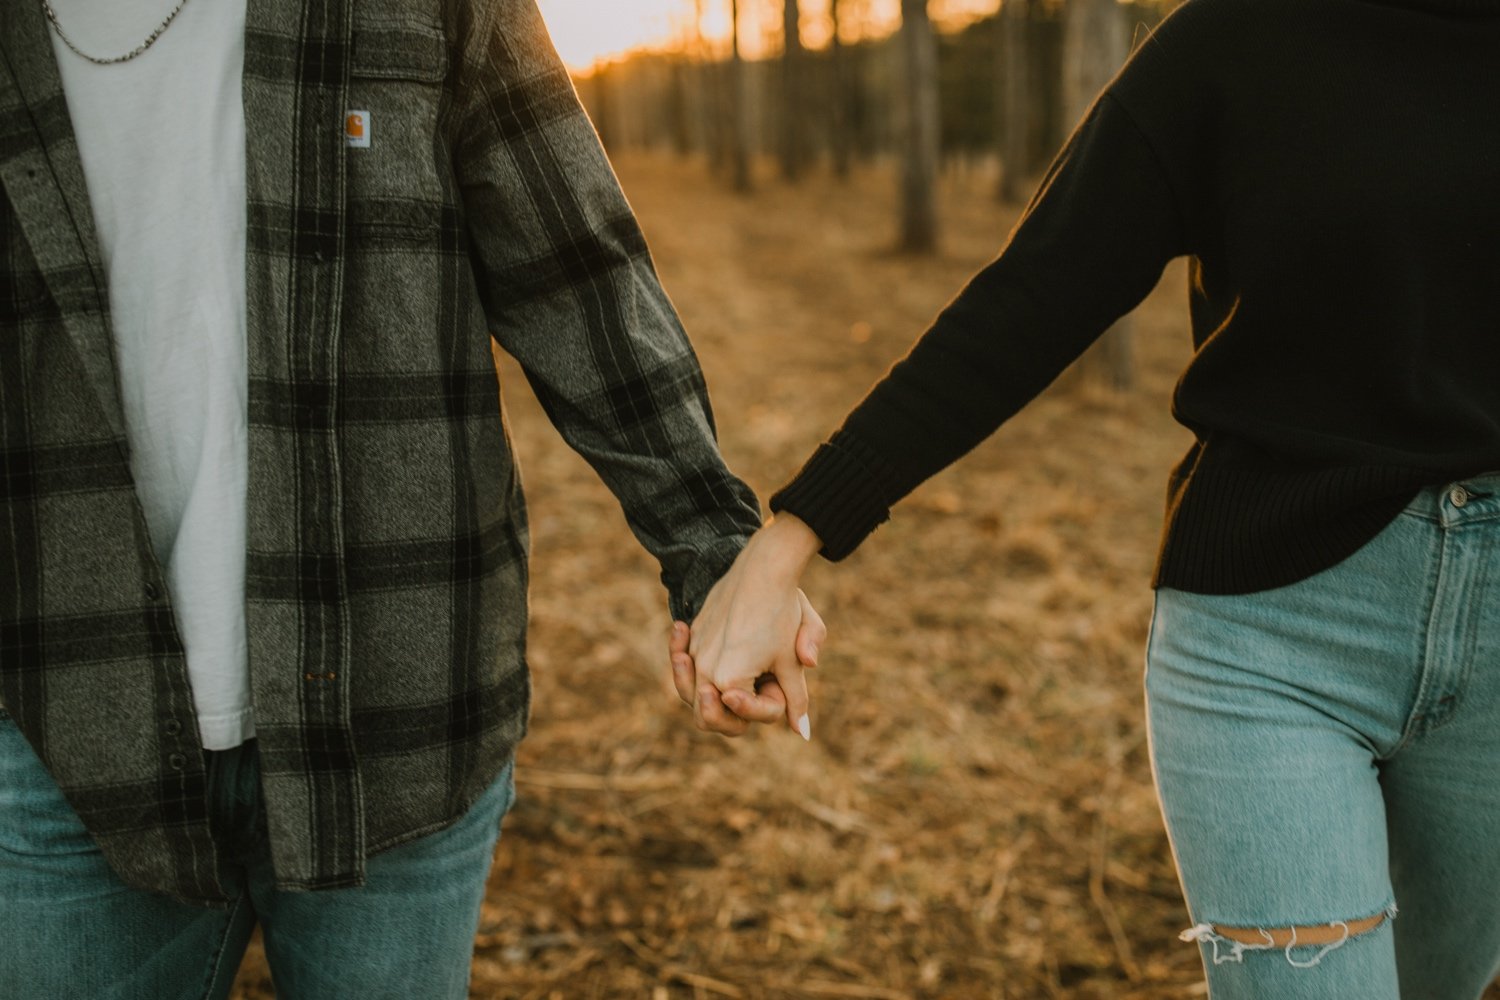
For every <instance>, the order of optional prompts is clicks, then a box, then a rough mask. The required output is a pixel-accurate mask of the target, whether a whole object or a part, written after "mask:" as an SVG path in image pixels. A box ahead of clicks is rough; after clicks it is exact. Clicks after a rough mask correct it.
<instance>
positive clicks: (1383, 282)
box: [771, 0, 1500, 593]
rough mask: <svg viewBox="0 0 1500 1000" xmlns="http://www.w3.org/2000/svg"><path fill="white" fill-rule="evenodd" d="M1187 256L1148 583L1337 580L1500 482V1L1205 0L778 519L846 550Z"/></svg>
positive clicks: (1152, 51)
mask: <svg viewBox="0 0 1500 1000" xmlns="http://www.w3.org/2000/svg"><path fill="white" fill-rule="evenodd" d="M1178 256H1188V257H1189V258H1190V259H1191V303H1190V306H1191V314H1192V326H1193V343H1194V348H1195V351H1194V355H1193V358H1192V361H1191V362H1190V363H1189V365H1188V367H1187V369H1186V371H1185V372H1184V373H1183V375H1182V379H1181V381H1180V383H1179V384H1178V386H1177V390H1176V392H1175V394H1174V397H1173V403H1172V406H1173V414H1174V416H1175V417H1176V418H1177V419H1178V420H1179V421H1181V422H1182V423H1183V424H1184V425H1186V426H1187V427H1188V428H1190V429H1191V430H1192V431H1193V432H1194V434H1195V435H1196V438H1197V440H1196V443H1195V444H1194V445H1193V447H1192V448H1191V449H1190V450H1189V451H1188V453H1187V455H1186V457H1185V458H1184V459H1183V460H1182V462H1181V463H1180V464H1179V465H1178V467H1177V468H1176V470H1175V471H1174V472H1173V474H1172V477H1171V480H1170V484H1169V489H1168V504H1167V523H1166V530H1165V533H1164V537H1163V540H1162V546H1161V552H1160V557H1159V561H1158V567H1157V573H1156V583H1157V585H1159V586H1170V587H1176V588H1180V589H1185V590H1193V591H1198V592H1201V593H1244V592H1249V591H1255V590H1261V589H1266V588H1270V587H1276V586H1281V585H1284V584H1288V583H1292V582H1295V581H1297V580H1300V579H1302V578H1304V577H1307V576H1310V575H1312V574H1314V573H1316V572H1318V571H1319V570H1322V569H1326V568H1327V567H1329V566H1332V565H1333V564H1335V563H1337V562H1339V561H1340V560H1342V559H1343V558H1345V557H1346V556H1348V555H1350V554H1351V553H1353V552H1354V551H1355V550H1356V549H1358V548H1359V547H1360V546H1361V545H1363V544H1364V543H1365V542H1366V541H1368V540H1369V539H1370V538H1371V537H1373V536H1374V535H1375V534H1376V533H1377V532H1379V531H1380V529H1381V528H1382V527H1384V526H1385V525H1386V524H1387V523H1389V521H1390V520H1391V518H1393V517H1394V516H1395V515H1396V514H1397V512H1399V511H1400V510H1401V508H1402V507H1403V506H1404V505H1405V504H1406V503H1407V502H1408V501H1409V500H1410V499H1411V497H1412V496H1413V495H1414V494H1415V492H1416V491H1417V490H1418V489H1419V488H1420V487H1421V486H1423V485H1425V484H1429V483H1441V482H1447V481H1450V480H1456V479H1461V478H1463V477H1465V476H1468V475H1473V474H1475V473H1478V472H1481V471H1487V470H1494V469H1500V0H1188V2H1187V3H1186V4H1184V5H1183V6H1182V7H1181V8H1179V9H1178V10H1177V12H1176V13H1174V14H1173V15H1172V16H1171V17H1169V18H1168V19H1167V20H1166V21H1165V22H1164V23H1163V24H1162V25H1161V27H1160V28H1159V29H1158V30H1157V31H1156V32H1155V33H1154V34H1153V35H1152V36H1151V37H1150V38H1148V39H1147V40H1146V41H1144V42H1143V43H1142V44H1141V45H1140V46H1139V47H1138V48H1137V51H1136V52H1135V53H1134V55H1133V56H1132V57H1131V59H1130V61H1129V63H1128V64H1127V65H1126V67H1125V68H1124V69H1123V70H1122V71H1121V73H1120V75H1119V76H1118V77H1117V78H1116V79H1115V81H1114V82H1113V83H1112V84H1111V85H1110V86H1109V87H1108V88H1107V90H1106V91H1105V93H1104V94H1103V95H1102V96H1101V97H1100V98H1099V100H1098V101H1097V103H1096V104H1095V105H1094V107H1093V108H1092V109H1091V111H1090V112H1089V114H1088V116H1087V117H1086V118H1085V120H1084V121H1083V123H1082V124H1081V125H1080V126H1079V128H1078V130H1077V131H1076V132H1075V133H1074V134H1073V136H1072V138H1071V139H1070V140H1069V142H1068V144H1067V146H1066V147H1065V148H1064V149H1063V151H1062V153H1061V154H1060V155H1059V157H1058V159H1057V161H1056V162H1055V163H1054V164H1053V166H1052V168H1051V170H1050V171H1049V172H1048V175H1047V177H1046V178H1045V180H1044V181H1043V183H1042V185H1041V189H1040V190H1039V192H1038V193H1037V195H1036V197H1035V198H1034V200H1033V201H1032V203H1031V205H1030V206H1029V207H1028V208H1027V210H1026V213H1025V215H1024V216H1023V218H1022V220H1021V222H1020V223H1019V224H1018V226H1017V228H1016V230H1015V231H1014V232H1013V233H1012V234H1011V237H1010V239H1009V241H1008V242H1007V244H1006V246H1005V247H1004V249H1003V251H1002V253H1001V254H1000V256H999V257H998V258H997V259H996V260H995V261H994V262H993V263H992V264H990V265H989V266H988V267H986V268H985V269H984V270H982V271H981V272H980V273H979V274H978V275H976V276H975V277H974V279H973V280H972V281H971V282H970V283H969V285H968V286H967V287H966V288H965V289H964V290H963V292H962V293H961V294H960V295H959V296H958V297H957V298H956V299H955V300H954V301H953V302H952V303H951V304H949V305H948V307H947V308H946V309H945V310H944V311H943V312H942V313H941V314H940V315H939V317H938V318H937V320H936V321H935V322H934V323H933V325H932V327H931V328H930V329H929V330H928V331H927V333H926V334H925V335H924V336H923V337H922V338H921V339H920V340H919V341H918V342H917V344H916V345H915V347H914V348H913V349H912V351H911V353H910V354H909V355H908V356H907V357H906V358H905V359H904V360H903V361H901V362H900V363H899V364H898V365H896V367H895V368H893V369H892V370H891V372H890V373H889V374H888V375H887V376H886V377H885V379H884V380H882V381H881V382H880V383H879V384H877V385H876V386H875V388H874V389H873V390H872V391H871V392H870V394H869V396H868V397H867V398H866V399H865V400H864V401H863V402H861V403H860V404H859V406H858V407H857V408H856V409H855V410H854V411H853V412H852V413H850V415H849V417H848V419H847V420H846V422H845V423H844V426H843V428H842V429H841V430H840V431H839V432H838V433H837V434H836V435H835V436H834V437H833V438H832V439H831V440H830V441H829V443H828V444H826V445H824V446H823V447H822V448H820V449H819V450H818V452H817V453H816V454H815V455H814V456H813V457H812V459H811V460H810V461H809V462H808V463H807V465H806V466H805V467H804V468H803V470H802V471H801V472H800V473H799V474H798V476H797V477H796V478H795V479H794V480H793V481H792V482H791V483H790V484H788V485H787V486H786V487H785V488H784V489H783V490H782V491H781V492H779V493H778V494H777V495H776V496H775V497H773V498H772V503H771V506H772V508H773V509H776V510H785V511H788V512H791V513H794V514H796V515H797V516H799V517H801V518H802V519H803V520H805V521H806V522H807V523H808V524H809V525H811V526H812V528H813V530H814V531H816V532H817V533H818V535H819V537H820V538H822V539H823V541H824V544H825V548H824V555H826V556H827V557H828V558H830V559H838V558H841V557H842V556H844V555H845V554H847V553H848V552H850V551H851V550H852V549H853V548H854V547H855V546H857V545H858V544H859V543H860V541H861V540H863V539H864V537H865V536H866V535H868V534H869V532H870V531H872V530H873V529H874V528H875V526H876V525H877V524H879V523H880V522H881V521H883V520H885V519H886V517H887V516H888V511H889V507H890V505H891V504H893V503H895V502H896V501H897V500H898V499H899V498H901V497H902V496H904V495H906V494H907V493H908V492H910V491H911V490H912V489H913V488H914V487H915V486H916V485H917V484H918V483H920V482H921V481H922V480H924V479H926V478H927V477H929V476H931V475H932V474H933V473H935V472H937V471H938V470H939V469H941V468H943V467H944V466H945V465H947V464H949V463H950V462H952V461H954V460H955V459H957V458H958V457H959V456H961V455H963V454H964V453H965V452H967V451H968V450H969V449H971V448H972V447H973V446H974V445H976V444H977V443H978V442H979V441H981V440H982V439H983V438H985V437H986V436H987V435H989V434H990V433H991V432H992V431H993V430H994V429H995V428H996V427H997V426H998V425H999V424H1000V423H1001V421H1003V420H1005V419H1007V418H1008V417H1010V416H1011V415H1012V414H1014V413H1015V412H1016V411H1017V410H1019V409H1020V408H1021V407H1022V406H1024V405H1025V404H1026V402H1027V401H1029V400H1030V399H1031V398H1032V397H1033V396H1035V395H1036V394H1037V393H1038V392H1040V391H1041V390H1042V389H1043V388H1044V387H1045V386H1046V385H1047V383H1049V382H1050V381H1051V380H1052V379H1053V378H1054V377H1056V376H1057V374H1058V373H1059V372H1061V371H1062V370H1063V368H1064V367H1066V366H1067V364H1068V363H1069V362H1070V361H1072V360H1073V359H1074V358H1075V357H1077V356H1078V355H1079V354H1080V353H1081V352H1082V351H1083V350H1084V349H1085V348H1086V347H1087V346H1088V345H1089V343H1090V342H1092V341H1093V340H1094V339H1095V338H1096V337H1097V336H1098V335H1099V334H1100V333H1101V332H1102V331H1103V330H1105V329H1106V328H1107V327H1108V326H1109V325H1110V323H1111V322H1113V321H1114V320H1115V319H1116V318H1117V317H1119V316H1121V315H1122V314H1124V313H1125V312H1127V311H1128V310H1130V309H1131V308H1132V307H1133V306H1135V305H1136V304H1137V303H1138V302H1139V301H1140V300H1141V299H1142V298H1143V297H1145V295H1146V294H1147V293H1148V292H1149V291H1150V290H1151V288H1152V287H1153V286H1154V285H1155V284H1156V282H1157V280H1158V278H1159V277H1160V275H1161V272H1162V269H1163V267H1164V266H1165V265H1166V263H1167V262H1168V261H1170V260H1171V259H1172V258H1174V257H1178Z"/></svg>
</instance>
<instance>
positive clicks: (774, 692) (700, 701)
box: [670, 514, 828, 739]
mask: <svg viewBox="0 0 1500 1000" xmlns="http://www.w3.org/2000/svg"><path fill="white" fill-rule="evenodd" d="M819 548H821V542H820V541H819V540H818V536H817V535H816V534H814V533H813V531H812V529H811V528H809V527H808V526H807V525H806V524H804V523H803V522H802V521H800V520H798V519H797V518H795V517H792V516H790V515H785V514H783V515H780V516H778V517H777V518H775V519H774V520H773V521H771V522H770V523H769V524H767V525H766V526H765V527H763V528H761V529H760V530H759V531H757V532H756V533H755V534H754V535H753V536H751V538H750V541H749V542H748V543H747V544H746V546H745V549H744V551H743V552H741V553H740V555H739V558H737V559H736V560H735V561H734V565H733V566H731V567H730V568H729V572H727V573H725V574H724V576H723V577H722V578H721V579H720V580H719V582H718V583H716V584H715V585H714V588H713V589H712V590H711V591H709V594H708V598H707V600H705V601H704V602H703V609H702V610H701V611H700V612H699V613H698V617H697V618H696V619H694V620H693V625H692V628H691V630H689V628H688V626H687V625H685V624H684V623H682V622H677V623H675V624H674V625H673V627H672V639H671V643H670V654H671V661H672V682H673V684H674V686H675V687H676V688H677V694H678V696H679V697H681V698H682V700H683V701H685V702H687V703H688V704H690V705H692V706H693V718H694V719H695V720H696V722H697V724H698V728H699V729H703V730H705V731H708V732H716V733H722V734H723V735H725V736H739V735H741V734H742V733H744V732H745V731H746V730H747V729H749V728H750V726H749V724H750V723H751V722H768V723H769V722H775V721H777V720H779V719H785V720H786V723H787V725H788V726H789V727H790V728H791V729H792V730H793V731H794V732H797V733H800V734H801V735H802V738H803V739H810V738H811V726H810V723H809V721H808V715H807V709H808V696H807V681H806V679H805V678H804V676H803V669H804V668H805V667H815V666H817V663H818V647H819V645H821V644H822V642H823V640H824V638H825V637H826V636H827V634H828V630H827V629H826V628H825V627H824V625H823V619H821V618H820V617H818V613H817V612H816V611H814V610H813V606H812V605H811V604H810V603H808V600H807V596H806V595H805V594H803V593H802V591H801V590H800V589H798V587H797V581H798V579H799V578H800V577H801V575H802V571H803V569H804V568H806V566H807V563H808V562H809V561H810V560H811V559H812V557H813V556H814V555H815V554H816V553H817V551H818V549H819Z"/></svg>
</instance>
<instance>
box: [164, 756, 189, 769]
mask: <svg viewBox="0 0 1500 1000" xmlns="http://www.w3.org/2000/svg"><path fill="white" fill-rule="evenodd" d="M167 766H168V767H170V768H171V769H172V770H174V771H181V770H182V769H183V768H184V767H186V766H187V758H186V757H184V756H183V755H182V754H180V753H174V754H173V755H172V756H170V757H168V758H167Z"/></svg>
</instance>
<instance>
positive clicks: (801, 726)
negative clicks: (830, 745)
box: [797, 715, 812, 742]
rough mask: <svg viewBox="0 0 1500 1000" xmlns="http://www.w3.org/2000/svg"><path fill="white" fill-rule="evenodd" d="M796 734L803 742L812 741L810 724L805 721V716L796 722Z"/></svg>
mask: <svg viewBox="0 0 1500 1000" xmlns="http://www.w3.org/2000/svg"><path fill="white" fill-rule="evenodd" d="M797 732H799V733H801V734H802V738H803V739H804V740H807V741H809V742H811V741H812V723H811V722H808V721H807V716H805V715H804V716H803V717H802V718H800V719H798V720H797Z"/></svg>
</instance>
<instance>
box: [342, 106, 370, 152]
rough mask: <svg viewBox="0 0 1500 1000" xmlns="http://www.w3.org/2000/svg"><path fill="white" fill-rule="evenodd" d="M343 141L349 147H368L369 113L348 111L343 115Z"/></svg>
mask: <svg viewBox="0 0 1500 1000" xmlns="http://www.w3.org/2000/svg"><path fill="white" fill-rule="evenodd" d="M344 139H345V140H346V141H347V142H348V143H349V145H351V146H358V147H361V148H366V147H368V146H369V145H370V112H368V111H350V112H348V113H346V114H345V115H344Z"/></svg>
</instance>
